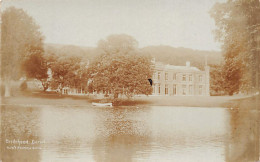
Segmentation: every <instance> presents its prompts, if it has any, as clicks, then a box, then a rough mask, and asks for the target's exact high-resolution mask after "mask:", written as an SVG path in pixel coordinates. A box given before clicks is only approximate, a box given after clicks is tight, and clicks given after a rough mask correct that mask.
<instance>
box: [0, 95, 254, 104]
mask: <svg viewBox="0 0 260 162" xmlns="http://www.w3.org/2000/svg"><path fill="white" fill-rule="evenodd" d="M246 98H249V96H141V97H138V96H136V97H134V98H131V99H129V100H126V99H119V100H118V101H117V102H115V103H114V104H115V105H122V106H137V105H154V106H155V105H157V106H186V107H228V106H230V105H234V104H235V103H237V101H238V100H242V99H246ZM99 101H100V100H98V99H91V98H90V97H88V96H59V95H58V94H47V93H37V94H26V95H18V96H14V97H9V98H2V104H22V105H82V106H84V105H90V104H91V102H99ZM108 102H111V101H108Z"/></svg>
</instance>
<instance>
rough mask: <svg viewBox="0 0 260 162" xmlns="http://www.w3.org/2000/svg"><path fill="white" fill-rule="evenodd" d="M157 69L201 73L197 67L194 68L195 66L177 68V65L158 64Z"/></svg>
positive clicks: (156, 64)
mask: <svg viewBox="0 0 260 162" xmlns="http://www.w3.org/2000/svg"><path fill="white" fill-rule="evenodd" d="M155 68H156V69H161V70H178V71H201V70H199V69H198V68H197V67H193V66H175V65H169V64H163V63H161V62H156V63H155Z"/></svg>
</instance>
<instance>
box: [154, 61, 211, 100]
mask: <svg viewBox="0 0 260 162" xmlns="http://www.w3.org/2000/svg"><path fill="white" fill-rule="evenodd" d="M152 63H153V65H154V74H153V95H162V96H209V95H210V93H209V79H210V75H209V66H207V64H206V65H205V68H204V69H205V70H204V71H202V70H199V69H198V68H196V67H192V66H190V62H189V61H187V62H186V66H174V65H169V64H163V63H161V62H155V59H153V60H152Z"/></svg>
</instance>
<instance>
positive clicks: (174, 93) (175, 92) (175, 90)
mask: <svg viewBox="0 0 260 162" xmlns="http://www.w3.org/2000/svg"><path fill="white" fill-rule="evenodd" d="M176 94H177V89H176V84H174V85H173V95H176Z"/></svg>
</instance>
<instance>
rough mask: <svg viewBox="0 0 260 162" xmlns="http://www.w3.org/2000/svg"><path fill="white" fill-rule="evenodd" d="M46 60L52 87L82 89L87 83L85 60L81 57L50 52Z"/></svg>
mask: <svg viewBox="0 0 260 162" xmlns="http://www.w3.org/2000/svg"><path fill="white" fill-rule="evenodd" d="M47 61H48V64H49V67H50V69H51V74H52V75H51V76H52V77H51V87H52V88H53V89H57V88H59V89H62V88H64V87H70V88H81V89H84V88H85V86H86V85H87V73H86V72H87V70H86V69H87V62H84V61H82V58H81V57H79V56H68V55H66V54H63V55H60V56H57V55H54V54H52V55H49V58H48V59H47Z"/></svg>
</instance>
